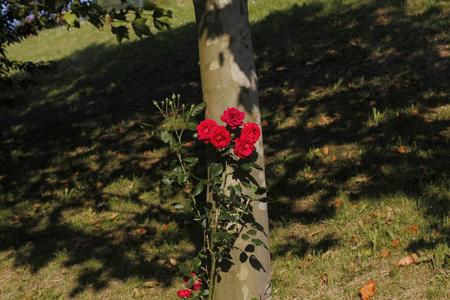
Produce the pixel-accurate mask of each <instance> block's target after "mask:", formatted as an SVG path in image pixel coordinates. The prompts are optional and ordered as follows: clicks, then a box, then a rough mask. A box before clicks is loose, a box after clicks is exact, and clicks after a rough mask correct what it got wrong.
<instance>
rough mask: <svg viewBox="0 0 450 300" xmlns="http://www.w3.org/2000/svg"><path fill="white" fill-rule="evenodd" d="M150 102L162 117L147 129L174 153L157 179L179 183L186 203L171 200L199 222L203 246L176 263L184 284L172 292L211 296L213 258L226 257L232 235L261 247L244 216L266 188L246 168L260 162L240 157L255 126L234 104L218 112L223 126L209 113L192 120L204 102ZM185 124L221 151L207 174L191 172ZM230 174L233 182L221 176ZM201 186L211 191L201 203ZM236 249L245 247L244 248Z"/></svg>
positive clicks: (199, 299) (249, 149) (251, 146)
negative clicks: (155, 126)
mask: <svg viewBox="0 0 450 300" xmlns="http://www.w3.org/2000/svg"><path fill="white" fill-rule="evenodd" d="M154 104H155V106H156V107H157V108H158V109H159V110H160V112H161V113H162V115H163V116H164V118H165V119H166V122H165V124H164V125H163V126H162V128H163V130H153V133H154V135H155V136H156V137H158V138H159V139H161V140H162V141H163V142H165V143H167V144H168V145H169V146H170V148H171V149H172V150H173V152H174V153H175V155H176V159H175V160H173V161H172V162H171V163H170V168H171V169H172V172H169V173H168V174H167V175H165V176H164V177H163V178H162V179H161V182H162V183H164V184H166V185H172V184H173V183H177V184H178V185H180V186H181V187H182V188H183V191H184V193H186V195H187V196H188V197H189V198H190V200H191V201H190V204H188V205H186V204H182V203H173V204H172V206H173V207H174V208H175V209H178V210H180V211H182V212H183V213H186V212H190V213H192V214H193V218H194V220H195V221H197V222H198V223H199V224H201V226H202V228H203V247H202V248H201V250H200V251H199V253H198V255H197V256H196V257H195V258H193V260H192V263H191V264H189V265H185V264H179V265H178V267H179V269H180V273H181V274H182V275H183V276H184V287H183V289H181V290H179V291H178V292H177V295H178V297H180V298H184V299H187V298H189V299H193V300H206V299H208V300H212V296H213V294H214V284H215V282H216V281H217V277H218V276H219V272H221V268H220V266H219V265H218V264H219V263H220V262H223V261H224V260H229V259H230V256H229V253H230V251H231V250H232V249H233V248H234V247H235V246H234V245H235V241H236V239H237V238H242V240H244V241H248V242H249V243H251V244H253V245H254V246H263V247H265V248H267V246H266V245H265V244H264V242H263V241H261V240H260V239H258V237H257V232H258V229H257V228H258V227H257V224H255V223H254V222H252V221H248V220H246V221H244V218H245V217H246V216H248V215H250V214H251V203H252V201H253V200H255V199H258V201H262V199H263V198H264V197H263V195H264V194H265V193H266V188H265V187H261V186H258V185H256V184H255V183H254V181H252V180H251V176H252V175H251V172H252V169H253V168H256V169H258V170H262V167H261V166H259V165H258V164H257V163H255V162H254V161H253V160H252V159H248V160H241V159H242V158H246V157H248V156H250V155H251V154H252V153H253V152H254V151H255V143H256V142H257V141H258V140H259V138H260V136H261V129H260V127H259V126H258V125H257V124H256V123H246V124H244V119H245V113H244V112H241V111H239V110H238V109H236V108H227V109H226V110H225V111H224V112H223V114H222V116H221V117H220V120H221V121H223V122H225V124H226V126H223V125H218V124H217V122H216V121H214V120H211V119H206V120H204V121H202V122H200V123H199V124H198V125H197V123H196V122H192V121H191V118H192V117H195V116H197V115H199V114H200V113H201V112H202V111H203V110H204V108H205V105H206V104H205V103H202V104H199V105H196V106H195V105H192V106H191V107H190V108H187V107H186V106H185V105H181V106H180V105H179V97H176V96H173V97H172V100H169V99H166V101H162V102H161V106H160V105H159V103H157V102H154ZM180 108H181V111H180ZM225 124H224V125H225ZM187 130H189V131H196V135H194V136H195V137H197V138H198V139H199V140H200V141H202V142H204V143H206V144H210V145H212V146H210V147H213V148H215V149H216V150H217V151H220V152H221V155H218V156H217V158H216V159H215V161H214V162H210V163H209V164H208V172H207V178H201V177H198V176H197V175H195V174H194V173H193V172H192V170H193V167H194V166H195V165H196V164H197V163H198V162H199V161H200V159H199V158H198V157H195V156H189V155H188V154H189V153H190V149H189V148H187V147H186V146H187V145H188V144H191V142H188V141H185V139H183V133H184V132H185V131H187ZM186 148H187V149H186ZM191 154H192V152H191ZM253 158H256V156H255V157H253ZM230 176H232V177H233V182H227V178H230ZM205 189H208V190H207V193H206V194H208V192H211V193H213V194H214V197H209V198H208V201H206V205H205V201H198V200H197V197H204V195H205V193H204V191H205ZM244 189H245V190H244ZM211 202H214V203H213V205H210V204H211ZM244 223H245V225H244V226H243V224H244ZM241 251H243V252H245V251H246V248H245V249H241ZM248 257H249V255H247V259H248ZM241 262H242V261H241ZM230 263H231V262H230ZM191 271H193V272H191Z"/></svg>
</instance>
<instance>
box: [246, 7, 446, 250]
mask: <svg viewBox="0 0 450 300" xmlns="http://www.w3.org/2000/svg"><path fill="white" fill-rule="evenodd" d="M448 15H449V13H448V9H447V10H444V9H442V8H441V7H440V6H433V7H430V8H429V9H428V10H427V11H425V12H424V13H422V14H412V13H408V12H407V11H406V9H404V4H402V3H401V1H399V2H398V3H397V5H394V6H390V5H389V4H388V2H386V1H368V2H367V1H366V2H365V3H361V4H354V5H349V6H345V5H341V6H340V7H339V8H338V9H334V10H332V11H329V10H327V9H326V8H325V7H324V6H323V5H322V4H320V3H316V4H313V5H303V6H298V5H294V6H293V7H292V8H291V9H290V10H288V11H282V12H276V13H273V14H271V15H269V16H268V17H267V18H266V19H265V20H264V21H262V22H260V23H258V24H255V25H254V31H253V32H254V40H255V45H254V47H255V49H257V57H258V59H257V66H258V68H259V70H258V74H259V75H260V80H259V85H260V98H261V107H262V108H263V111H264V112H265V114H264V117H263V119H264V120H265V121H266V124H267V126H266V127H265V128H264V129H265V130H264V141H265V144H266V156H267V158H268V159H267V161H266V168H267V177H268V182H269V183H270V187H271V189H270V193H271V195H270V196H271V197H272V198H273V199H274V201H273V203H272V207H271V210H270V214H271V219H272V220H273V221H274V220H277V219H278V218H279V216H283V218H288V219H291V220H297V221H300V222H302V223H315V222H320V221H321V220H324V219H327V218H332V217H333V216H334V214H335V209H336V205H334V203H336V201H340V200H339V199H340V198H341V197H342V196H343V195H345V196H346V197H348V198H349V199H350V201H351V202H358V201H360V200H362V199H363V200H370V199H380V196H383V195H392V196H393V195H396V194H401V195H407V196H408V197H409V198H411V199H415V200H416V202H417V208H418V209H420V210H424V211H425V212H426V214H428V215H430V216H434V217H435V218H437V220H440V221H437V223H443V220H444V217H446V216H448V214H449V209H450V207H449V204H448V203H449V198H448V194H449V186H448V178H447V176H448V169H449V167H450V160H449V159H448V148H449V143H448V138H449V132H448V128H449V126H450V119H449V113H448V109H449V108H448V104H449V97H450V95H449V93H450V82H449V81H448V79H446V78H448V77H449V75H450V68H449V66H450V64H449V63H450V55H449V52H448V49H447V48H446V47H447V45H448V43H449V40H450V38H449V36H448V30H449V28H450V22H449V21H448V20H449V19H448ZM275 45H276V46H275ZM445 49H447V50H445ZM433 226H436V224H434V225H433ZM443 234H444V235H446V233H445V232H443ZM447 238H448V236H447ZM445 241H446V238H445V237H444V238H442V239H439V242H442V243H445ZM286 247H289V246H288V245H286Z"/></svg>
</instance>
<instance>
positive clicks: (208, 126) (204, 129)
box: [197, 119, 217, 143]
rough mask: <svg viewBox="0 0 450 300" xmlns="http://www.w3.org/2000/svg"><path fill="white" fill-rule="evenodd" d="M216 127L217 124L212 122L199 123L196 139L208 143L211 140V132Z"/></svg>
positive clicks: (208, 120) (209, 120)
mask: <svg viewBox="0 0 450 300" xmlns="http://www.w3.org/2000/svg"><path fill="white" fill-rule="evenodd" d="M216 126H217V123H216V121H214V120H211V119H206V120H204V121H201V122H200V124H198V126H197V132H198V139H199V140H200V141H204V142H205V143H209V142H210V140H211V131H212V129H213V128H214V127H216Z"/></svg>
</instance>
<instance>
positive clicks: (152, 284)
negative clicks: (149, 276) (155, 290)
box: [142, 280, 159, 288]
mask: <svg viewBox="0 0 450 300" xmlns="http://www.w3.org/2000/svg"><path fill="white" fill-rule="evenodd" d="M142 285H143V286H145V287H148V288H152V287H155V286H158V285H159V282H158V281H151V280H150V281H144V282H143V283H142Z"/></svg>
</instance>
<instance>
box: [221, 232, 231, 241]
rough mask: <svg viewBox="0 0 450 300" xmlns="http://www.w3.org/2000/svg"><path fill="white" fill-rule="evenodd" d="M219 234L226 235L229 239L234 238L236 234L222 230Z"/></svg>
mask: <svg viewBox="0 0 450 300" xmlns="http://www.w3.org/2000/svg"><path fill="white" fill-rule="evenodd" d="M219 234H220V235H221V236H222V237H224V238H226V239H229V240H231V239H232V238H234V236H233V235H232V234H231V233H229V232H226V231H220V232H219Z"/></svg>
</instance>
